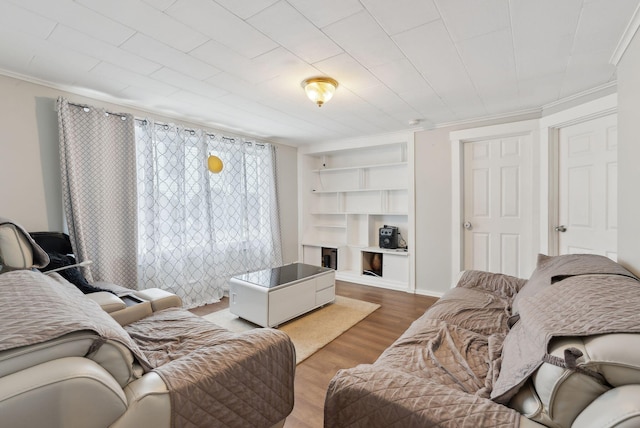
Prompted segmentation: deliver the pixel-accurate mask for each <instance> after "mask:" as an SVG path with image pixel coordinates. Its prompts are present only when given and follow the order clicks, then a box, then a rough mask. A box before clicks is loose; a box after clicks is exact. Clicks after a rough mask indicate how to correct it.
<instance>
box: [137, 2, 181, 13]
mask: <svg viewBox="0 0 640 428" xmlns="http://www.w3.org/2000/svg"><path fill="white" fill-rule="evenodd" d="M142 1H143V2H145V3H146V4H148V5H149V6H153V7H155V8H156V9H158V10H161V11H163V12H164V11H165V10H167V9H168V8H169V7H170V6H171V5H172V4H174V3H175V2H176V0H142Z"/></svg>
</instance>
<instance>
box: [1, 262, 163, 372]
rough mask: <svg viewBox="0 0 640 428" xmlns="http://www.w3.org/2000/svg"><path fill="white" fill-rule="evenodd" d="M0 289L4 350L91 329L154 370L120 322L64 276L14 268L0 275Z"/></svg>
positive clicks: (143, 365) (142, 364)
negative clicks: (116, 343)
mask: <svg viewBox="0 0 640 428" xmlns="http://www.w3.org/2000/svg"><path fill="white" fill-rule="evenodd" d="M0 290H1V292H0V307H1V308H2V335H1V337H0V351H4V350H7V349H13V348H17V347H20V346H26V345H32V344H36V343H42V342H46V341H47V340H51V339H55V338H58V337H61V336H64V335H65V334H68V333H73V332H76V331H80V330H87V331H93V332H95V333H96V334H98V335H99V336H100V337H101V338H102V339H106V340H113V341H116V342H118V343H120V344H122V345H124V346H126V347H127V348H129V350H131V352H132V353H133V354H134V356H135V357H136V359H137V360H138V362H139V363H140V365H141V366H142V367H143V368H144V369H145V370H150V369H151V366H150V365H149V362H148V361H147V359H146V357H145V356H144V354H143V353H142V352H141V350H140V349H139V348H138V346H137V345H136V344H135V342H134V341H133V340H131V338H130V337H129V335H128V334H126V332H125V331H124V330H123V329H122V327H121V326H120V324H118V323H117V322H116V321H115V320H114V319H113V318H111V317H110V316H109V315H108V314H107V313H106V312H105V311H103V310H102V308H101V307H100V305H98V304H97V303H95V302H93V301H91V300H89V299H86V298H85V297H84V295H83V294H82V292H81V291H80V290H78V289H77V288H76V287H75V286H74V285H73V284H71V283H69V282H68V281H66V280H65V279H64V278H62V277H61V276H60V275H58V274H55V273H54V274H51V275H44V274H42V273H40V272H36V271H29V270H16V271H11V272H7V273H3V274H2V275H0Z"/></svg>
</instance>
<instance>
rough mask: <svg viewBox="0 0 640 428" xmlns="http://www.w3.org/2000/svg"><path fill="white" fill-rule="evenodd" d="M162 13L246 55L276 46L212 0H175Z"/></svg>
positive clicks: (251, 55) (248, 56)
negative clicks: (175, 0) (164, 12)
mask: <svg viewBox="0 0 640 428" xmlns="http://www.w3.org/2000/svg"><path fill="white" fill-rule="evenodd" d="M166 13H167V14H169V15H170V16H172V17H174V18H175V19H177V20H179V21H181V22H183V23H184V24H185V25H188V26H189V27H190V28H193V29H196V30H198V31H200V32H201V33H202V34H205V35H207V37H209V38H211V39H214V40H216V41H217V42H219V43H221V44H223V45H225V46H228V47H229V48H231V49H233V50H235V51H237V52H238V53H240V54H241V55H243V56H246V57H247V58H253V57H256V56H258V55H260V54H263V53H265V52H268V51H270V50H272V49H274V48H276V47H277V46H278V45H277V44H276V43H275V42H274V41H273V40H271V39H269V38H268V37H267V36H265V35H264V34H262V33H260V32H259V31H257V30H256V29H255V28H253V27H251V26H250V25H248V24H247V23H246V22H244V21H243V20H242V19H240V18H238V17H237V16H236V15H234V14H233V13H231V12H229V11H228V10H227V9H225V8H223V7H222V6H220V5H219V4H218V3H216V2H214V1H212V0H178V1H177V2H176V3H174V4H173V6H171V7H170V8H169V9H167V11H166Z"/></svg>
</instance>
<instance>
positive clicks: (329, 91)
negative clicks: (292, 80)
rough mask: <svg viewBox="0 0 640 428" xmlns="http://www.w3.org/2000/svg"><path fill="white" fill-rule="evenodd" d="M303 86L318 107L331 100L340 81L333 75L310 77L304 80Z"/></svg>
mask: <svg viewBox="0 0 640 428" xmlns="http://www.w3.org/2000/svg"><path fill="white" fill-rule="evenodd" d="M301 86H302V87H303V88H304V91H305V92H306V93H307V97H309V99H310V100H311V101H313V102H314V103H316V104H318V107H322V105H323V104H324V103H326V102H327V101H329V100H330V99H331V97H332V96H333V93H334V92H335V91H336V88H337V87H338V82H337V81H336V80H335V79H332V78H331V77H310V78H309V79H305V80H303V81H302V83H301Z"/></svg>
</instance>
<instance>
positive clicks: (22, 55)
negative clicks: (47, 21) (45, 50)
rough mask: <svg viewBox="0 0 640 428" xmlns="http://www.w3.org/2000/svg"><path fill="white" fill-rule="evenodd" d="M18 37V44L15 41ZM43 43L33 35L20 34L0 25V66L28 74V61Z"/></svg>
mask: <svg viewBox="0 0 640 428" xmlns="http://www.w3.org/2000/svg"><path fill="white" fill-rule="evenodd" d="M18 38H19V39H20V44H16V43H15V40H17V39H18ZM44 43H45V42H44V41H43V40H41V39H38V38H36V37H34V36H21V35H20V34H19V33H17V32H16V31H14V30H9V29H7V28H5V27H0V68H2V69H5V70H7V71H12V72H15V73H19V74H25V75H28V73H27V69H28V66H29V62H31V59H32V58H33V55H34V53H35V52H36V51H37V50H38V48H39V47H40V46H41V45H43V44H44Z"/></svg>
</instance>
